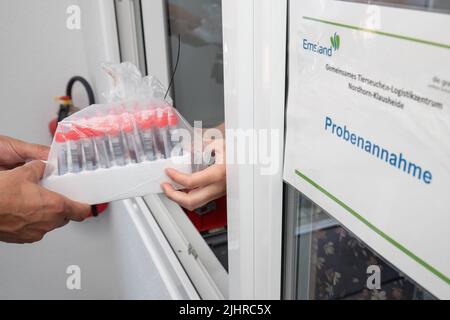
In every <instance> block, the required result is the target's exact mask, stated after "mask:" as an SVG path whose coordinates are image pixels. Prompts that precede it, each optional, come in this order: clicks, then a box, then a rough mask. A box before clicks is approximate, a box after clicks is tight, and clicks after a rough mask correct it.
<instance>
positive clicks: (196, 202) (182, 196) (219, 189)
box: [161, 183, 225, 211]
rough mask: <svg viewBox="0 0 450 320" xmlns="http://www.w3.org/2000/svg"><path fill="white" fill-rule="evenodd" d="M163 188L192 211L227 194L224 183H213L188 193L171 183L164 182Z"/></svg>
mask: <svg viewBox="0 0 450 320" xmlns="http://www.w3.org/2000/svg"><path fill="white" fill-rule="evenodd" d="M161 188H162V189H163V191H164V193H165V194H166V196H167V197H168V198H169V199H171V200H173V201H175V202H176V203H178V204H179V205H180V206H182V207H183V208H186V209H188V210H190V211H192V210H195V209H197V208H200V207H202V206H204V205H205V204H207V203H208V202H210V201H212V200H215V199H218V198H220V197H221V196H223V195H225V188H224V185H223V184H222V183H215V184H211V185H208V186H206V187H204V188H198V189H194V190H191V191H189V192H188V193H186V192H183V191H177V190H175V189H174V187H173V186H171V185H170V184H169V183H164V184H162V185H161Z"/></svg>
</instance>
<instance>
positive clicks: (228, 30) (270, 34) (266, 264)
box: [222, 0, 287, 299]
mask: <svg viewBox="0 0 450 320" xmlns="http://www.w3.org/2000/svg"><path fill="white" fill-rule="evenodd" d="M222 21H223V28H224V30H223V40H224V68H225V70H224V75H225V79H224V82H225V124H226V128H227V129H244V130H245V129H256V130H258V129H275V130H278V131H279V138H278V143H279V146H280V148H281V149H280V152H279V154H278V155H277V157H276V159H277V160H278V161H279V164H280V168H279V170H278V172H277V173H276V174H275V175H270V176H268V175H267V176H264V175H261V171H260V170H261V168H262V167H263V166H261V165H259V164H249V165H228V167H227V192H228V243H229V249H228V252H229V274H230V279H229V288H230V297H232V298H236V299H280V297H281V266H282V262H281V248H282V241H281V238H282V215H283V210H282V209H283V180H282V164H283V153H284V152H283V145H284V144H283V141H284V106H285V78H286V31H287V29H286V28H287V1H286V0H277V1H271V0H226V1H223V2H222ZM254 138H255V137H254ZM227 145H231V141H229V137H227ZM235 153H236V152H235Z"/></svg>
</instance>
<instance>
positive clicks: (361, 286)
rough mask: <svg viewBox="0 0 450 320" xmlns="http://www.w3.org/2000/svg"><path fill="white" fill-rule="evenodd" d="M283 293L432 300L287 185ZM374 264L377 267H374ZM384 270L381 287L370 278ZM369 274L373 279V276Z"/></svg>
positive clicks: (423, 5)
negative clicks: (375, 286)
mask: <svg viewBox="0 0 450 320" xmlns="http://www.w3.org/2000/svg"><path fill="white" fill-rule="evenodd" d="M352 2H363V3H377V4H382V5H385V4H386V5H392V6H399V7H403V8H411V9H420V10H440V11H447V12H448V11H449V10H450V3H449V2H446V1H429V0H385V1H366V0H358V1H352ZM283 232H284V239H283V241H284V246H283V251H284V258H283V261H284V275H283V293H282V296H283V297H284V298H286V299H319V300H322V299H392V300H401V299H407V300H409V299H414V300H424V299H434V297H433V296H432V295H431V294H430V293H428V292H427V291H426V290H424V289H422V288H421V287H419V285H417V284H416V283H414V281H413V280H412V279H409V278H408V277H406V276H405V275H404V274H402V273H401V272H400V271H399V270H397V269H396V268H395V267H394V266H392V265H390V264H389V262H388V261H385V260H384V259H383V257H381V256H379V255H378V254H377V253H376V252H374V251H373V250H371V249H370V248H369V247H367V246H366V245H365V244H364V243H363V242H362V241H361V240H359V239H358V238H356V237H355V236H354V235H353V234H352V233H351V232H350V231H349V230H347V229H346V228H345V227H343V226H342V225H341V224H340V223H339V222H338V221H337V220H335V219H333V218H332V216H331V215H329V214H328V213H327V212H325V211H324V210H323V209H322V208H321V207H320V206H318V205H317V204H315V203H314V202H312V201H311V200H310V199H308V198H307V197H305V196H304V195H303V194H302V193H300V192H298V191H297V190H295V189H293V188H292V187H290V186H288V185H285V216H284V231H283ZM372 266H375V269H373V267H372ZM377 270H379V271H380V287H379V288H370V289H371V290H369V289H368V286H370V285H372V284H373V282H371V283H368V280H369V282H370V280H371V279H372V278H370V276H371V275H373V274H374V272H378V271H377ZM369 278H370V279H369Z"/></svg>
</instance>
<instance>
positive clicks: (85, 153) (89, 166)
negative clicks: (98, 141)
mask: <svg viewBox="0 0 450 320" xmlns="http://www.w3.org/2000/svg"><path fill="white" fill-rule="evenodd" d="M76 129H77V130H78V133H79V135H80V144H81V150H82V159H83V161H82V165H83V170H89V171H92V170H95V169H97V159H96V154H95V143H94V137H95V132H94V130H93V129H92V128H90V127H89V125H88V123H87V120H86V119H81V120H80V121H78V122H77V124H76Z"/></svg>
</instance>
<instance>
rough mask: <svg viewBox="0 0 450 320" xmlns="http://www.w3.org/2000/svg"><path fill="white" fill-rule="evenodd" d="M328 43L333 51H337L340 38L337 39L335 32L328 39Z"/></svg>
mask: <svg viewBox="0 0 450 320" xmlns="http://www.w3.org/2000/svg"><path fill="white" fill-rule="evenodd" d="M330 41H331V46H332V47H333V49H334V51H336V50H339V47H340V45H341V37H339V35H338V34H337V33H336V32H335V33H334V35H333V36H332V37H330Z"/></svg>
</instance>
